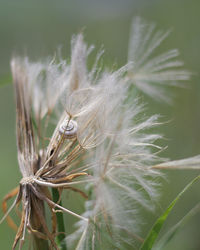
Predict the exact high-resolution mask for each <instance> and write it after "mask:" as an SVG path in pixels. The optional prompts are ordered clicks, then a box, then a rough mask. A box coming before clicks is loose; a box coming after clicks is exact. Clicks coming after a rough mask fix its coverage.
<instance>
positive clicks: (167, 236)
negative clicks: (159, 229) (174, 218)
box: [153, 203, 200, 250]
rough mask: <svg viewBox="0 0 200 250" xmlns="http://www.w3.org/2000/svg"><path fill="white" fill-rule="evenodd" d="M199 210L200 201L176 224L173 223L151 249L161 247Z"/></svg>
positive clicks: (157, 249)
mask: <svg viewBox="0 0 200 250" xmlns="http://www.w3.org/2000/svg"><path fill="white" fill-rule="evenodd" d="M199 211H200V203H198V204H197V205H196V206H195V207H193V208H192V209H191V210H190V211H189V212H188V213H187V214H186V215H185V216H184V217H183V218H182V219H181V220H180V221H179V222H178V223H177V224H175V225H174V226H173V227H172V228H171V229H170V230H169V231H168V232H167V233H166V234H165V235H164V236H163V237H162V238H161V239H160V240H159V242H158V244H156V247H155V248H153V250H159V249H163V248H164V247H165V246H166V245H167V244H168V243H169V242H170V241H171V240H172V239H173V238H174V237H175V235H176V234H177V233H178V231H179V230H180V229H181V228H182V227H183V226H184V225H185V224H186V222H187V221H188V220H190V219H191V218H192V217H193V216H195V215H196V214H197V213H198V212H199Z"/></svg>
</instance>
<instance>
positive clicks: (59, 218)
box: [52, 188, 67, 250]
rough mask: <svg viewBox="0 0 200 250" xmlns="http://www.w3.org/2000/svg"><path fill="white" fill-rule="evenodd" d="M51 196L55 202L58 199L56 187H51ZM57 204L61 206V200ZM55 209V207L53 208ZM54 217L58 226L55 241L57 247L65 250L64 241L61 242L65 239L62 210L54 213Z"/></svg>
mask: <svg viewBox="0 0 200 250" xmlns="http://www.w3.org/2000/svg"><path fill="white" fill-rule="evenodd" d="M52 196H53V201H54V202H55V203H57V202H58V201H59V192H58V190H57V189H55V188H52ZM59 205H61V206H62V202H61V201H60V203H59ZM55 209H57V208H55ZM56 218H57V226H58V235H57V236H56V241H57V244H58V247H59V248H60V249H61V250H67V246H66V243H65V242H63V241H64V239H65V234H64V233H65V225H64V220H63V213H62V212H57V213H56Z"/></svg>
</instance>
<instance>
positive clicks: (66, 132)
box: [59, 120, 78, 139]
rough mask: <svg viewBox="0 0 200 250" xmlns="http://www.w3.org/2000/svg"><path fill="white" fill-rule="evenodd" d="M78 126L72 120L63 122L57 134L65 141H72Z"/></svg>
mask: <svg viewBox="0 0 200 250" xmlns="http://www.w3.org/2000/svg"><path fill="white" fill-rule="evenodd" d="M77 129H78V124H77V122H76V121H74V120H65V121H64V122H63V123H62V124H61V125H60V128H59V133H60V135H61V136H63V137H64V138H65V139H72V138H74V137H76V135H77Z"/></svg>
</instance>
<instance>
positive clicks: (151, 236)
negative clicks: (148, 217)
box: [140, 175, 200, 250]
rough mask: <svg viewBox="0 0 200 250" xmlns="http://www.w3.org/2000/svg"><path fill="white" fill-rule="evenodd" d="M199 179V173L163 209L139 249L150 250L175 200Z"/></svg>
mask: <svg viewBox="0 0 200 250" xmlns="http://www.w3.org/2000/svg"><path fill="white" fill-rule="evenodd" d="M199 179H200V175H198V176H197V177H195V178H194V179H193V180H192V181H191V182H190V183H189V184H188V185H187V186H186V187H185V188H184V189H183V190H182V191H181V192H180V193H179V194H178V195H177V197H176V198H175V199H174V200H173V201H172V202H171V204H170V205H169V207H168V208H167V209H166V210H165V211H164V213H163V214H162V215H161V216H160V217H159V218H158V219H157V221H156V222H155V224H154V225H153V227H152V228H151V230H150V231H149V233H148V235H147V237H146V239H145V240H144V242H143V244H142V246H141V248H140V250H151V249H152V247H153V245H154V243H155V241H156V239H157V237H158V235H159V232H160V230H161V228H162V226H163V225H164V222H165V221H166V219H167V217H168V215H169V214H170V212H171V210H172V209H173V207H174V206H175V204H176V203H177V201H178V200H179V199H180V198H181V197H182V195H183V194H184V193H185V192H186V191H187V190H188V189H189V188H190V187H191V186H192V185H193V184H194V183H196V182H197V181H198V180H199Z"/></svg>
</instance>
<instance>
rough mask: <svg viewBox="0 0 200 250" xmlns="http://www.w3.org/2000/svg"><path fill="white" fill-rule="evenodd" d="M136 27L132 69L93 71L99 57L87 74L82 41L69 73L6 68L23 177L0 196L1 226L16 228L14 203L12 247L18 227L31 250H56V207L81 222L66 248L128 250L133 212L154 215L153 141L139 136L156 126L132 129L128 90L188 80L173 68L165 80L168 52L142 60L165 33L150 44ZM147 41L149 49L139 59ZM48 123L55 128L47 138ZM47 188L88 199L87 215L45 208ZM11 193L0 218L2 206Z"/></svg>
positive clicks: (63, 67) (45, 66) (19, 65)
mask: <svg viewBox="0 0 200 250" xmlns="http://www.w3.org/2000/svg"><path fill="white" fill-rule="evenodd" d="M134 29H135V31H134V32H133V37H132V38H131V43H130V46H132V47H131V48H132V49H131V48H130V52H129V59H130V60H131V61H133V65H132V64H130V63H128V64H127V65H125V66H124V67H122V68H120V69H119V70H117V71H109V70H106V71H105V72H103V71H102V70H101V69H100V70H99V66H98V62H99V59H100V57H101V54H102V53H101V52H100V53H99V54H98V55H97V60H96V62H95V64H94V66H93V68H92V69H91V70H90V71H89V70H88V69H87V67H86V63H87V56H88V55H89V53H90V51H91V50H92V47H91V48H87V46H86V44H85V43H84V42H83V36H82V35H81V34H80V35H78V36H77V37H74V38H73V42H72V58H71V64H70V65H68V64H66V62H65V61H63V60H61V59H60V62H59V63H58V64H56V63H55V62H54V60H52V61H46V62H44V63H32V62H29V60H28V59H27V58H25V59H19V58H14V59H13V60H12V62H11V68H12V74H13V82H14V89H15V97H16V127H17V148H18V162H19V168H20V171H21V174H22V179H21V181H20V184H19V187H18V188H16V189H15V190H13V191H12V192H11V193H10V194H9V195H7V196H6V197H5V199H4V202H3V208H4V212H5V216H4V217H3V219H2V220H1V221H3V220H4V219H5V218H7V221H8V223H9V225H10V226H12V227H13V228H17V226H16V225H15V223H14V222H13V221H12V219H11V218H10V217H9V216H8V214H9V212H10V211H11V210H12V208H13V207H14V206H17V207H18V206H19V203H20V202H21V204H22V212H21V215H20V217H21V223H20V225H19V227H18V228H17V234H16V237H15V240H14V243H13V247H12V249H15V248H16V246H17V244H18V242H20V243H19V244H20V249H21V247H22V245H23V242H24V240H25V234H26V229H27V230H28V232H29V234H30V235H32V236H33V238H34V239H35V244H36V249H44V246H45V247H46V248H47V249H48V247H49V244H50V246H51V247H52V248H55V249H59V248H58V246H57V244H56V242H55V237H56V235H57V234H58V231H57V221H56V212H58V211H56V209H59V211H60V210H61V211H63V212H67V213H69V214H71V215H73V216H75V217H77V218H78V219H80V221H79V222H78V223H77V225H76V226H77V227H78V228H77V230H76V231H75V232H74V233H73V234H72V235H70V236H68V237H67V238H66V242H67V245H68V247H71V249H102V246H103V245H105V248H104V249H109V246H111V247H117V248H118V249H119V248H120V249H121V247H122V245H121V243H123V242H125V244H129V245H132V244H133V242H134V241H135V240H140V238H139V236H137V232H138V229H139V228H138V209H137V208H138V206H142V207H145V208H147V209H152V208H153V206H154V200H155V198H156V197H157V195H158V194H157V186H158V183H157V181H155V180H156V178H157V177H158V176H160V173H159V172H158V170H155V169H153V168H151V166H152V165H153V164H154V163H155V162H160V161H161V159H160V158H159V157H158V156H157V154H156V153H152V152H151V150H150V148H155V149H158V150H160V149H161V148H160V147H158V146H156V145H155V144H154V143H155V141H156V140H157V139H159V138H160V136H159V135H156V134H148V133H147V134H145V130H148V129H150V128H152V127H153V126H156V125H158V123H157V116H153V117H151V118H149V119H147V120H143V121H140V120H139V118H138V117H140V113H141V112H142V108H141V107H140V105H138V103H137V101H134V102H133V101H132V97H131V96H130V95H129V89H130V87H131V84H132V83H134V84H135V86H137V87H139V88H140V89H142V90H144V91H145V92H147V93H148V92H149V91H148V90H151V91H150V92H149V93H150V94H151V95H154V94H156V92H155V89H154V87H152V85H151V83H152V81H154V82H155V83H163V82H165V81H167V82H168V81H170V82H171V81H174V80H186V79H188V75H187V72H186V71H184V73H183V72H182V71H181V70H180V71H178V70H176V71H172V74H171V73H170V72H171V71H168V70H167V71H165V72H163V70H165V69H168V68H170V67H172V66H175V67H178V66H181V65H182V64H181V63H179V62H177V61H176V62H171V61H170V60H171V59H173V58H175V56H176V55H177V52H176V51H171V52H169V53H166V54H163V55H161V56H160V57H157V58H156V59H152V60H151V61H150V62H149V63H148V62H147V61H145V60H147V59H148V58H149V56H150V54H151V53H152V52H153V50H154V49H155V47H156V46H158V45H159V44H160V42H161V41H162V40H163V39H164V38H165V36H166V35H162V34H160V33H159V34H157V35H155V36H154V37H153V40H152V41H149V39H150V38H151V34H152V31H153V27H152V26H150V28H149V30H148V33H146V35H145V39H144V40H143V39H142V38H143V37H142V35H143V27H142V25H141V23H140V21H139V20H138V19H136V24H135V26H134ZM141 40H142V44H141V43H140V41H141ZM147 42H149V43H150V46H149V47H148V46H147V47H148V48H147V51H146V53H145V54H144V55H143V56H141V55H142V52H143V47H145V46H146V45H147ZM138 48H139V49H138ZM137 55H138V56H137ZM138 57H140V59H138ZM137 60H139V61H137ZM134 67H135V68H134ZM158 71H159V73H158ZM144 72H145V73H144ZM170 75H171V78H170V77H169V76H170ZM148 79H149V80H148ZM148 84H149V85H148ZM159 96H160V95H159ZM55 114H57V116H56V118H55ZM58 114H59V117H58ZM52 117H53V119H54V120H55V119H57V125H56V127H55V130H54V132H53V134H52V135H50V136H49V135H48V133H49V130H48V126H49V122H50V121H51V118H52ZM46 138H47V139H48V140H46ZM47 141H48V142H49V143H48V144H47ZM77 184H81V188H77V187H76V185H77ZM49 188H55V189H57V190H58V192H59V193H60V196H61V193H62V191H63V189H71V190H72V191H76V192H78V193H79V194H80V195H82V196H83V197H87V198H88V200H87V201H86V204H85V213H84V214H83V215H78V214H76V213H74V212H73V211H70V210H68V209H67V208H64V207H63V206H61V205H60V204H59V201H60V199H59V200H58V201H55V200H53V198H52V195H51V193H50V191H49ZM86 193H87V195H86ZM14 195H16V198H15V200H14V202H13V204H12V205H11V207H10V208H9V209H8V210H7V205H6V202H7V200H8V199H9V198H11V197H13V196H14ZM44 203H46V204H47V205H48V207H49V209H50V211H51V214H52V219H51V225H52V226H51V229H49V228H48V226H47V223H46V218H45V213H44ZM6 210H7V211H6ZM41 246H42V247H43V248H42V247H41ZM106 247H107V248H106Z"/></svg>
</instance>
